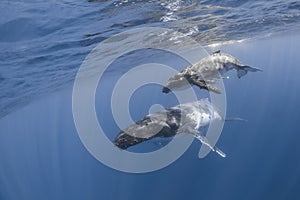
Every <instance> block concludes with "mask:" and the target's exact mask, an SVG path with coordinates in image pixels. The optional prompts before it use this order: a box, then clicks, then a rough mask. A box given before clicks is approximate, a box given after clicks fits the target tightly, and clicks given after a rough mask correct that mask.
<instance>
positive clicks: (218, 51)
mask: <svg viewBox="0 0 300 200" xmlns="http://www.w3.org/2000/svg"><path fill="white" fill-rule="evenodd" d="M217 53H221V50H217V51H214V52H213V53H212V54H217Z"/></svg>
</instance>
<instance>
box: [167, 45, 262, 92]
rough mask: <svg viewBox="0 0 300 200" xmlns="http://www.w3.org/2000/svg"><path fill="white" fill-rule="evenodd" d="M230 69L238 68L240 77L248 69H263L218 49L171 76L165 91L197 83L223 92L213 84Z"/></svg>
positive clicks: (199, 85) (213, 90) (202, 86)
mask: <svg viewBox="0 0 300 200" xmlns="http://www.w3.org/2000/svg"><path fill="white" fill-rule="evenodd" d="M229 70H236V71H237V76H238V78H241V77H242V76H244V75H246V74H247V72H248V71H250V72H256V71H262V70H261V69H259V68H256V67H251V66H247V65H243V64H242V63H241V62H240V61H239V60H238V59H236V58H235V57H233V56H231V55H229V54H225V53H221V51H216V52H214V53H212V54H211V55H209V56H207V57H205V58H203V59H201V60H200V61H199V62H197V63H195V64H193V65H190V66H189V67H187V68H185V69H184V70H182V71H181V72H180V73H178V74H176V75H175V76H173V77H171V78H170V79H169V80H168V82H167V84H166V86H165V87H164V88H163V92H164V93H169V92H170V91H171V90H179V89H184V88H185V87H186V86H187V85H196V86H198V87H199V88H200V89H206V90H208V91H212V92H215V93H221V91H220V90H219V89H218V88H216V87H215V86H214V85H213V84H214V83H215V81H216V79H221V78H224V77H223V75H225V74H226V72H227V71H229Z"/></svg>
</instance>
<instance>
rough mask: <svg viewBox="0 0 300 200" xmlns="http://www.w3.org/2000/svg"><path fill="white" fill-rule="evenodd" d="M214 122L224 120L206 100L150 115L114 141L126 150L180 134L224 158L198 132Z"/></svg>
mask: <svg viewBox="0 0 300 200" xmlns="http://www.w3.org/2000/svg"><path fill="white" fill-rule="evenodd" d="M213 120H223V119H222V117H221V116H220V114H219V112H218V110H217V108H216V107H215V106H214V105H213V104H212V103H210V102H209V100H208V99H207V98H205V99H201V100H198V101H195V102H190V103H185V104H179V105H177V106H174V107H171V108H168V109H163V110H161V111H159V112H156V113H152V114H149V115H147V116H145V117H144V118H143V119H141V120H139V121H137V122H136V123H135V124H132V125H131V126H129V127H128V128H126V129H124V130H122V131H121V132H120V133H119V134H118V135H117V137H116V138H115V140H114V144H115V145H116V146H117V147H119V148H120V149H127V148H129V147H131V146H133V145H136V144H139V143H141V142H144V141H146V140H150V139H152V138H155V137H173V136H176V135H178V134H191V135H193V136H194V137H195V138H196V139H198V140H199V141H200V142H201V143H202V144H204V145H207V146H208V147H209V148H210V149H211V150H212V151H215V152H216V153H218V154H219V155H221V156H222V157H225V156H226V155H225V153H223V152H222V151H221V150H220V149H219V148H217V147H216V146H213V145H211V143H210V142H209V141H208V139H207V138H206V137H205V135H204V134H203V133H201V132H200V131H199V130H198V129H199V128H200V127H206V126H208V125H209V123H210V122H212V121H213Z"/></svg>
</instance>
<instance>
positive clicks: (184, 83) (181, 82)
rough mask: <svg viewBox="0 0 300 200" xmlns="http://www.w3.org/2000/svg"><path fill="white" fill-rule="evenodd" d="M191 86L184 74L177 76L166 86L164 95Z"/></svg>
mask: <svg viewBox="0 0 300 200" xmlns="http://www.w3.org/2000/svg"><path fill="white" fill-rule="evenodd" d="M189 85H190V83H189V81H188V80H187V79H186V77H185V76H184V75H182V74H180V73H179V74H176V75H175V76H173V77H171V78H170V79H169V80H168V82H167V84H166V86H165V87H164V88H163V90H162V91H163V92H164V93H169V92H170V91H171V90H183V89H186V88H187V87H188V86H189Z"/></svg>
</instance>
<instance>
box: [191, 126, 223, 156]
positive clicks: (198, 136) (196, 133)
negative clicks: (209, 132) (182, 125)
mask: <svg viewBox="0 0 300 200" xmlns="http://www.w3.org/2000/svg"><path fill="white" fill-rule="evenodd" d="M188 131H189V133H190V134H192V135H193V136H194V137H195V138H196V139H198V140H199V141H200V142H201V143H202V144H204V145H206V146H208V147H209V148H210V149H211V150H212V151H214V152H216V153H217V154H219V155H220V156H222V157H223V158H225V157H226V154H225V153H224V152H223V151H222V150H220V149H219V148H218V147H216V146H213V145H212V144H211V143H210V142H209V140H208V139H207V138H206V137H205V135H203V134H202V133H201V132H200V131H198V130H195V129H188Z"/></svg>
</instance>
